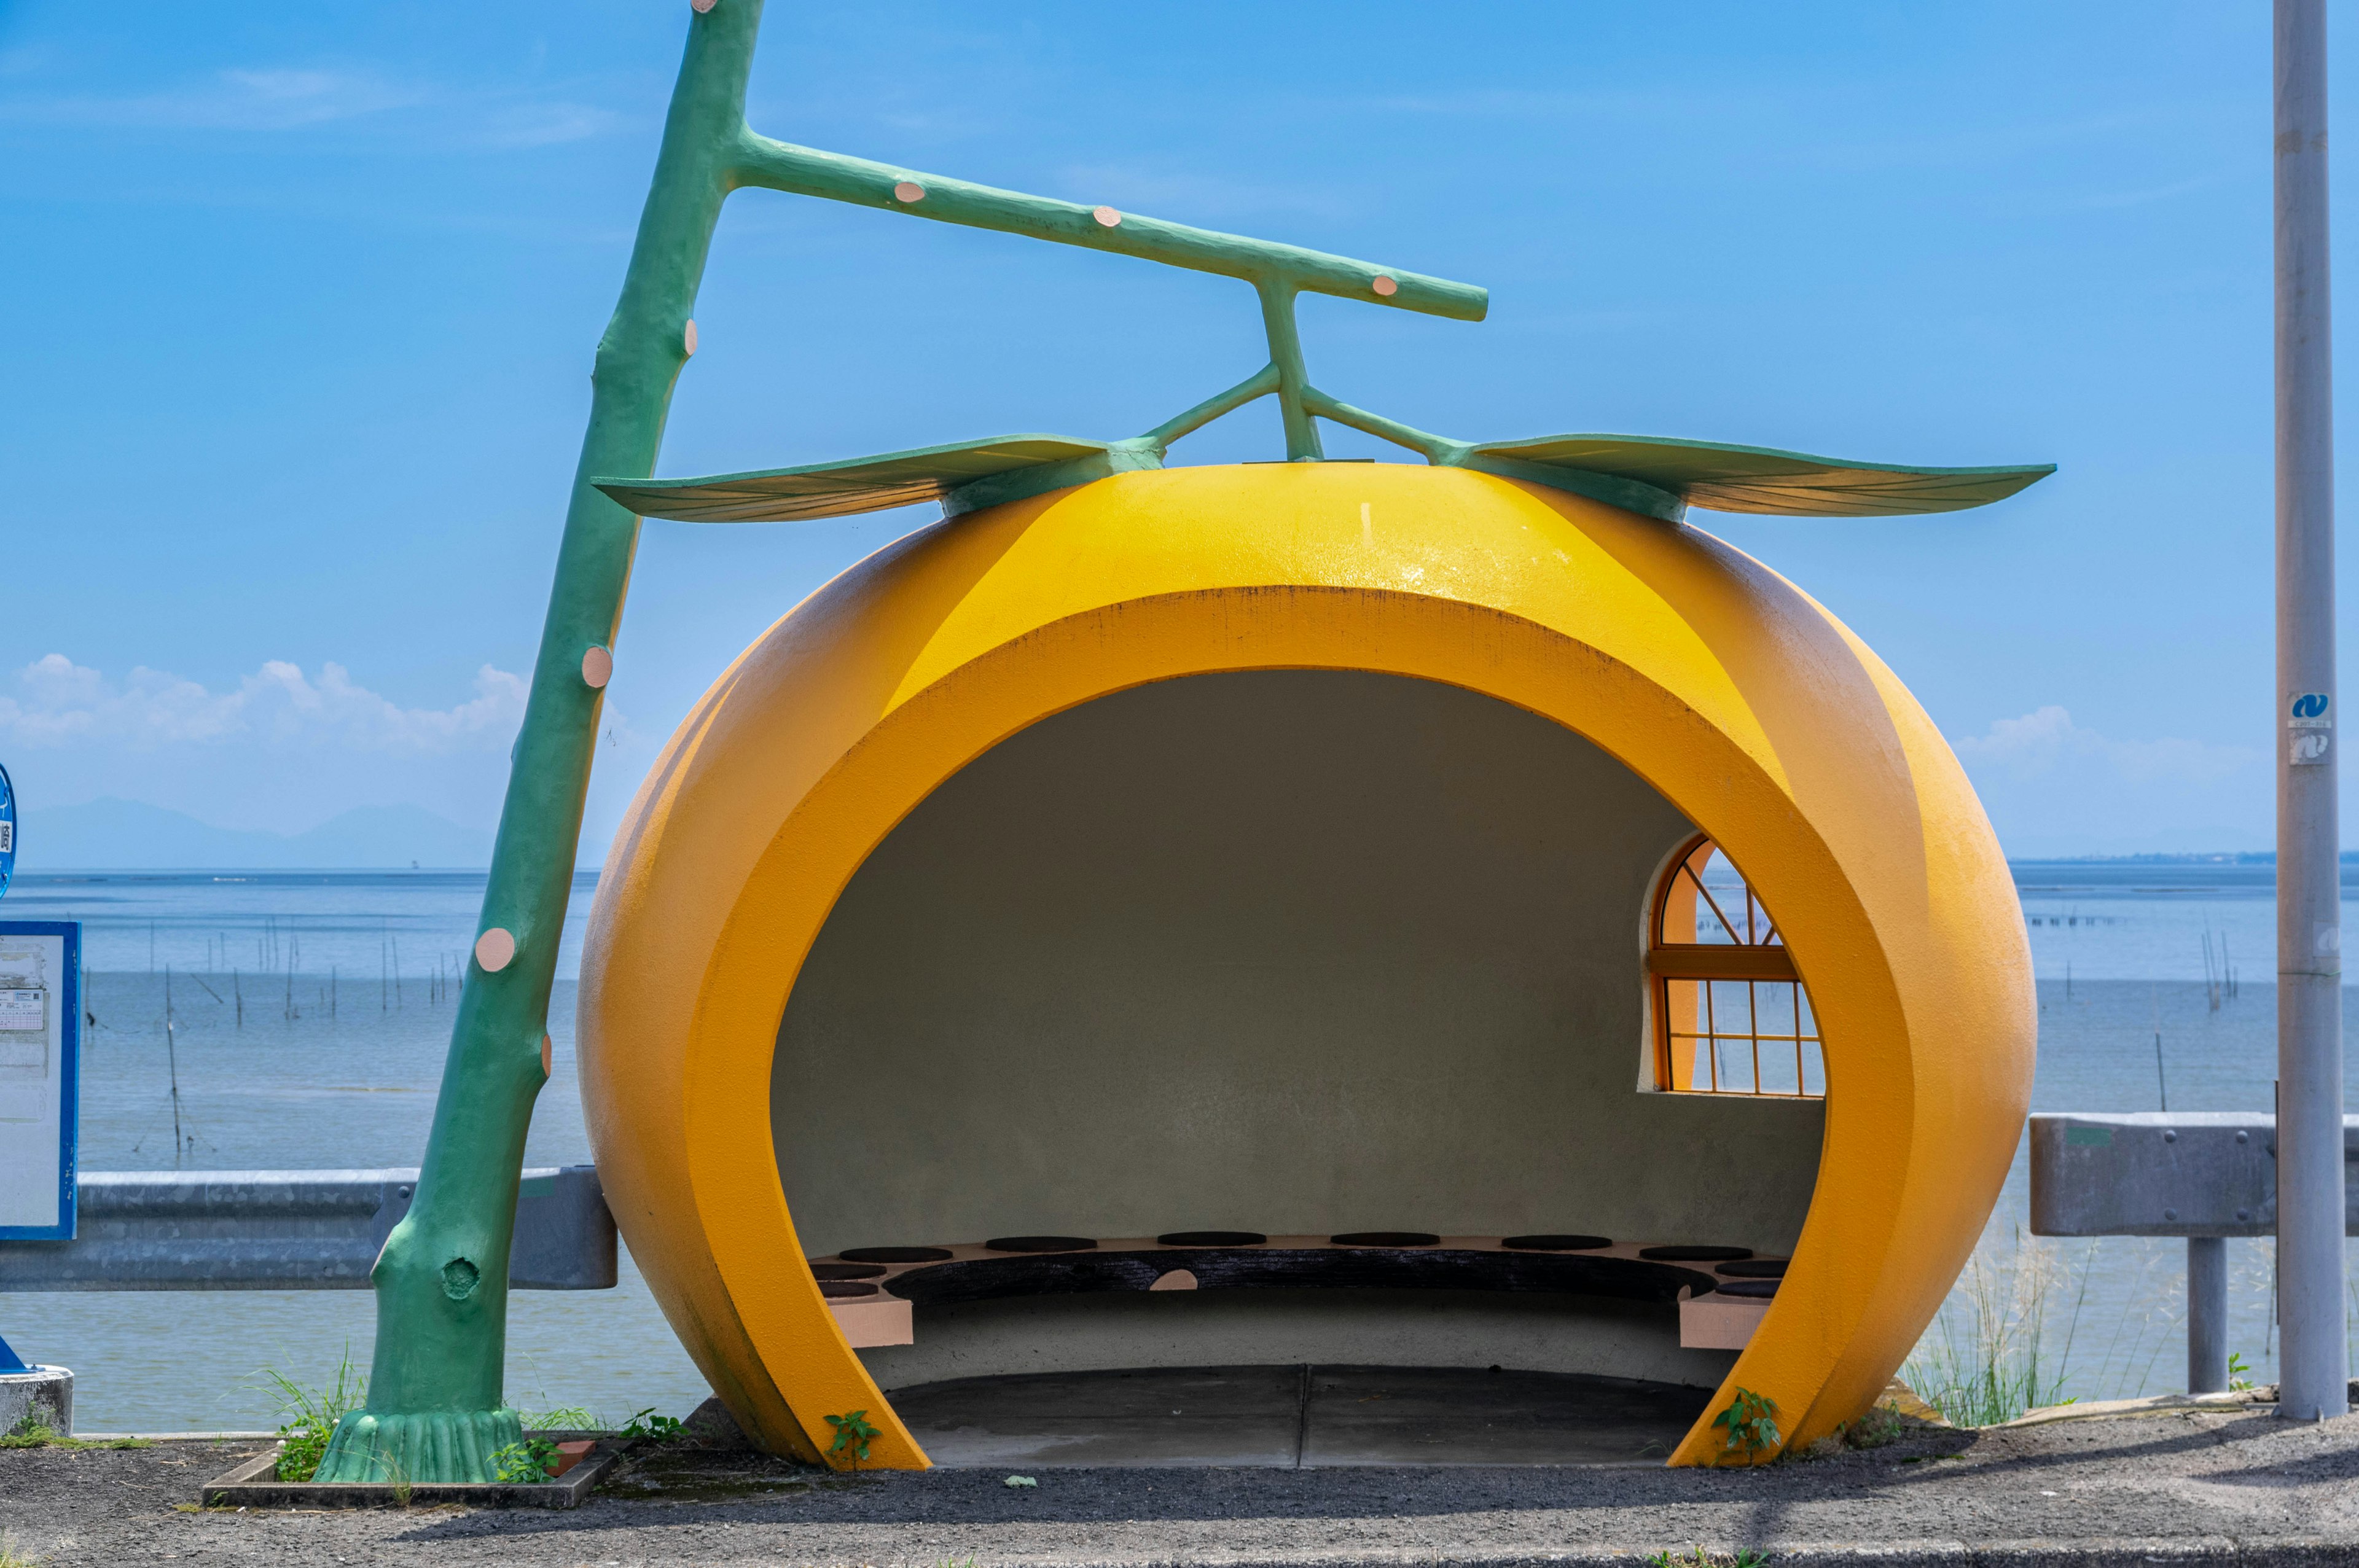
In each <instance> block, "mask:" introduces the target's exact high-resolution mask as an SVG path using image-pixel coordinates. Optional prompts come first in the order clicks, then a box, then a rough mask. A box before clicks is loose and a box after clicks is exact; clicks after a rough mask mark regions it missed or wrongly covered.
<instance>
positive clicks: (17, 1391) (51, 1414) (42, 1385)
mask: <svg viewBox="0 0 2359 1568" xmlns="http://www.w3.org/2000/svg"><path fill="white" fill-rule="evenodd" d="M28 1424H30V1425H38V1426H46V1427H48V1428H49V1430H50V1431H51V1432H54V1433H57V1434H58V1435H59V1436H60V1437H71V1436H72V1435H73V1374H72V1373H71V1372H70V1371H68V1370H67V1369H66V1368H63V1367H38V1366H37V1367H35V1368H32V1369H31V1370H30V1371H26V1372H0V1433H9V1432H15V1431H16V1430H17V1429H18V1428H19V1427H22V1426H26V1425H28Z"/></svg>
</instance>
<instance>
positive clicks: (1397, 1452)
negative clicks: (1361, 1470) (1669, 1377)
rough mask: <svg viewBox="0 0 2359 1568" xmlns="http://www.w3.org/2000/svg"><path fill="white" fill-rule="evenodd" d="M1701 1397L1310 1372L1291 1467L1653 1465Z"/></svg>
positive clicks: (1450, 1375)
mask: <svg viewBox="0 0 2359 1568" xmlns="http://www.w3.org/2000/svg"><path fill="white" fill-rule="evenodd" d="M1711 1398H1712V1390H1710V1389H1688V1388H1681V1387H1680V1386H1678V1385H1676V1384H1671V1383H1642V1382H1638V1381H1636V1379H1628V1378H1593V1377H1583V1376H1579V1375H1575V1374H1570V1373H1563V1372H1507V1371H1499V1372H1470V1371H1464V1370H1462V1369H1460V1368H1454V1367H1318V1368H1312V1369H1311V1373H1310V1400H1309V1404H1308V1408H1307V1411H1306V1412H1305V1421H1304V1425H1303V1431H1304V1441H1303V1446H1302V1459H1301V1463H1302V1465H1304V1466H1305V1467H1311V1466H1319V1465H1660V1464H1662V1463H1663V1462H1664V1461H1665V1460H1666V1459H1668V1458H1669V1457H1670V1454H1671V1450H1672V1449H1673V1448H1675V1447H1677V1446H1678V1444H1679V1441H1680V1439H1681V1438H1682V1437H1685V1436H1686V1435H1687V1433H1688V1428H1689V1427H1690V1426H1692V1425H1694V1424H1695V1419H1696V1417H1697V1416H1699V1415H1701V1414H1702V1413H1703V1410H1704V1406H1705V1404H1706V1403H1707V1402H1708V1401H1709V1400H1711Z"/></svg>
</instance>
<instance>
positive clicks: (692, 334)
mask: <svg viewBox="0 0 2359 1568" xmlns="http://www.w3.org/2000/svg"><path fill="white" fill-rule="evenodd" d="M679 346H680V347H681V348H683V349H685V350H687V351H689V352H690V353H691V354H692V353H694V352H696V323H695V322H693V321H690V323H689V324H688V330H686V331H684V332H682V333H681V334H680V335H679Z"/></svg>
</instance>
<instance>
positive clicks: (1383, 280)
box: [1368, 275, 1400, 299]
mask: <svg viewBox="0 0 2359 1568" xmlns="http://www.w3.org/2000/svg"><path fill="white" fill-rule="evenodd" d="M1368 287H1370V288H1373V289H1375V291H1376V292H1377V293H1378V294H1381V295H1383V296H1384V297H1386V298H1387V299H1390V298H1391V297H1393V296H1394V295H1396V294H1398V293H1399V292H1400V285H1399V284H1397V283H1395V282H1394V281H1393V280H1392V279H1391V278H1389V277H1386V276H1382V275H1379V276H1377V278H1376V281H1375V282H1374V283H1372V284H1370V285H1368Z"/></svg>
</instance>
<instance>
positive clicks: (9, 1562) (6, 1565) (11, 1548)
mask: <svg viewBox="0 0 2359 1568" xmlns="http://www.w3.org/2000/svg"><path fill="white" fill-rule="evenodd" d="M40 1563H41V1560H40V1559H39V1558H38V1557H36V1556H34V1555H33V1554H32V1553H31V1552H27V1551H26V1550H25V1548H24V1547H23V1546H22V1545H21V1544H20V1543H19V1542H18V1541H17V1540H16V1537H15V1536H13V1535H10V1534H7V1533H6V1532H5V1531H0V1568H40Z"/></svg>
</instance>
